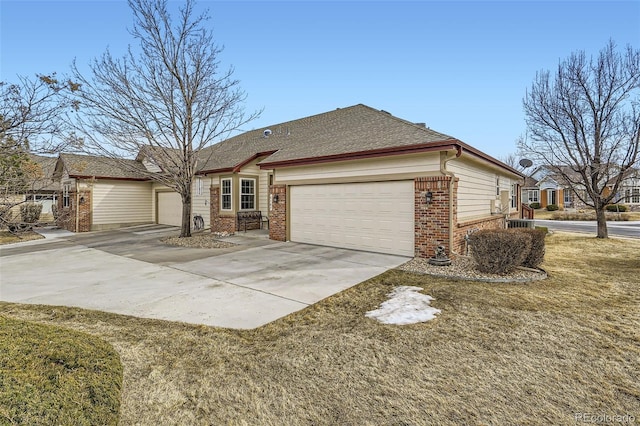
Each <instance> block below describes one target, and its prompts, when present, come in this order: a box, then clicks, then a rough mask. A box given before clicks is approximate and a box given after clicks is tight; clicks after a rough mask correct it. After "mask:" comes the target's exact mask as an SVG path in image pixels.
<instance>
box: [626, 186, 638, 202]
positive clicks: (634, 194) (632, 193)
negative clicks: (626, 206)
mask: <svg viewBox="0 0 640 426" xmlns="http://www.w3.org/2000/svg"><path fill="white" fill-rule="evenodd" d="M624 195H625V197H624V200H625V202H626V203H633V204H637V203H640V188H630V189H627V190H626V191H625V194H624Z"/></svg>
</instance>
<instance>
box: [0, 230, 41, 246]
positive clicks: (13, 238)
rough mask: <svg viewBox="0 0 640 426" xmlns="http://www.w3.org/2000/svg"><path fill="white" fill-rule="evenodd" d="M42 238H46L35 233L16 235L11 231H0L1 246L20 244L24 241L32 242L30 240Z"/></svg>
mask: <svg viewBox="0 0 640 426" xmlns="http://www.w3.org/2000/svg"><path fill="white" fill-rule="evenodd" d="M42 238H44V237H43V236H42V235H40V234H38V233H37V232H33V231H28V232H21V233H20V234H18V235H14V234H12V233H11V232H9V231H0V245H3V244H11V243H20V242H23V241H30V240H40V239H42Z"/></svg>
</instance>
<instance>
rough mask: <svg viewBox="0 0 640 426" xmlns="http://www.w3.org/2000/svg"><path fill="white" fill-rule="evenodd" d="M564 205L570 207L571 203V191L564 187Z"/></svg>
mask: <svg viewBox="0 0 640 426" xmlns="http://www.w3.org/2000/svg"><path fill="white" fill-rule="evenodd" d="M564 205H565V207H571V206H572V205H573V193H571V190H570V189H569V188H565V189H564Z"/></svg>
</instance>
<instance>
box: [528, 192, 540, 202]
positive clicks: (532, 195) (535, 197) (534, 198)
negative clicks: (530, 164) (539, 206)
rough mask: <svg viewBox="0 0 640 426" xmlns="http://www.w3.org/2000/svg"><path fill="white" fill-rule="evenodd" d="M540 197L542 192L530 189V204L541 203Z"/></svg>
mask: <svg viewBox="0 0 640 426" xmlns="http://www.w3.org/2000/svg"><path fill="white" fill-rule="evenodd" d="M539 195H540V191H538V190H537V189H530V190H529V191H528V193H527V198H528V199H529V202H530V203H539V202H540V199H539V198H538V197H539Z"/></svg>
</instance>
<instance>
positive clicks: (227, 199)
mask: <svg viewBox="0 0 640 426" xmlns="http://www.w3.org/2000/svg"><path fill="white" fill-rule="evenodd" d="M220 183H221V190H220V210H231V179H230V178H227V179H222V180H221V181H220Z"/></svg>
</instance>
